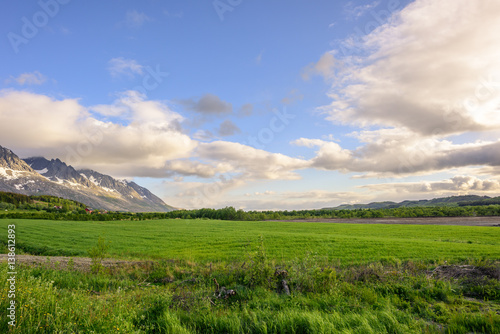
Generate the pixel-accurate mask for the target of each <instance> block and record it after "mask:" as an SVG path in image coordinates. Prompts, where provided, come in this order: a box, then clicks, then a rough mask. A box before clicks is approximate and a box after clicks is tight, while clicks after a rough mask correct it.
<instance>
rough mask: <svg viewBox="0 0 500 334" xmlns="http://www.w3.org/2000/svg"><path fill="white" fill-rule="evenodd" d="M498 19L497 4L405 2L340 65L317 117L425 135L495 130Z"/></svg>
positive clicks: (499, 90)
mask: <svg viewBox="0 0 500 334" xmlns="http://www.w3.org/2000/svg"><path fill="white" fill-rule="evenodd" d="M499 16H500V2H498V1H496V0H485V1H467V0H442V1H433V0H417V1H415V2H413V3H411V4H409V5H408V6H407V7H406V8H404V9H403V10H401V11H400V12H396V13H394V14H393V16H392V17H391V18H390V19H389V21H388V23H386V24H384V25H382V26H380V27H379V28H377V29H375V30H374V31H373V32H372V33H370V34H368V35H366V36H364V37H363V38H362V39H361V40H360V44H359V45H357V47H359V50H360V52H359V54H357V55H346V57H343V58H342V59H341V61H342V63H343V67H342V70H341V72H340V73H338V75H337V77H336V81H335V84H334V86H333V87H332V91H331V93H330V97H331V98H332V99H333V100H334V101H333V102H332V103H331V105H330V106H328V107H325V108H323V109H322V110H323V112H325V113H326V114H327V115H328V119H329V120H331V121H334V122H341V123H345V124H350V125H353V124H356V125H359V126H370V125H380V126H391V127H401V126H402V127H406V128H407V129H410V130H411V131H414V132H418V133H421V134H424V135H432V134H443V135H445V134H450V133H463V132H467V131H480V130H484V129H492V128H499V127H500V116H498V114H499V105H500V76H499V75H500V62H498V61H497V60H498V59H500V44H499V43H497V41H498V31H500V21H499V20H498V17H499ZM424 18H425V19H424ZM338 54H339V53H337V55H338ZM491 81H493V82H491ZM484 82H486V84H485V83H484Z"/></svg>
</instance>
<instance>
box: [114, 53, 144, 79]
mask: <svg viewBox="0 0 500 334" xmlns="http://www.w3.org/2000/svg"><path fill="white" fill-rule="evenodd" d="M108 71H109V73H110V74H111V76H113V77H119V76H127V77H134V76H135V75H136V74H139V75H142V74H143V73H144V66H142V65H141V64H139V63H138V62H137V61H136V60H134V59H125V58H123V57H118V58H113V59H111V60H110V61H109V62H108Z"/></svg>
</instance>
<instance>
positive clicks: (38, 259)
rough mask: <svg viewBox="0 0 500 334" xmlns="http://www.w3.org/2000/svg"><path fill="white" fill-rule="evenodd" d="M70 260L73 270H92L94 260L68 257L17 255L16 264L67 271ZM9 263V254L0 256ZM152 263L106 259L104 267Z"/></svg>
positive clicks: (0, 259) (1, 261) (0, 261)
mask: <svg viewBox="0 0 500 334" xmlns="http://www.w3.org/2000/svg"><path fill="white" fill-rule="evenodd" d="M70 259H72V260H73V268H75V269H77V270H82V271H88V270H90V266H91V264H92V260H91V259H90V258H88V257H66V256H36V255H16V263H17V264H19V263H22V264H29V265H33V266H41V265H48V266H50V267H54V268H55V267H57V268H60V269H66V268H67V267H68V262H69V261H70ZM3 262H7V254H0V263H3ZM146 263H152V261H127V260H116V259H105V260H103V261H102V265H103V266H104V267H107V268H116V267H123V266H130V265H141V264H146Z"/></svg>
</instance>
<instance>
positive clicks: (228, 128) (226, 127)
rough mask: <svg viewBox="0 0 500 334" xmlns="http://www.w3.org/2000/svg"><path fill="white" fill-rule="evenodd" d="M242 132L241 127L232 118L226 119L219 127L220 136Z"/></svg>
mask: <svg viewBox="0 0 500 334" xmlns="http://www.w3.org/2000/svg"><path fill="white" fill-rule="evenodd" d="M239 132H241V130H240V128H239V127H238V126H237V125H236V124H234V123H233V122H232V121H230V120H228V119H227V120H225V121H224V122H222V123H221V125H220V126H219V128H218V129H217V133H218V134H219V136H222V137H227V136H232V135H234V134H236V133H239Z"/></svg>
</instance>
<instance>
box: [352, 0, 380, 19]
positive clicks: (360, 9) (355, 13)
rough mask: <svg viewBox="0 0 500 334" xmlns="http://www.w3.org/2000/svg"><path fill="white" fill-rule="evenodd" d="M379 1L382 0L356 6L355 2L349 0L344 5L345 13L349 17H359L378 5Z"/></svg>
mask: <svg viewBox="0 0 500 334" xmlns="http://www.w3.org/2000/svg"><path fill="white" fill-rule="evenodd" d="M379 3H380V1H374V2H372V3H368V4H365V5H360V6H354V4H353V2H352V1H349V2H347V3H346V4H345V5H344V13H345V14H346V15H347V18H348V19H358V18H360V17H361V16H363V15H364V14H365V13H366V12H368V11H369V10H371V9H373V8H375V7H377V6H378V5H379Z"/></svg>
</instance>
